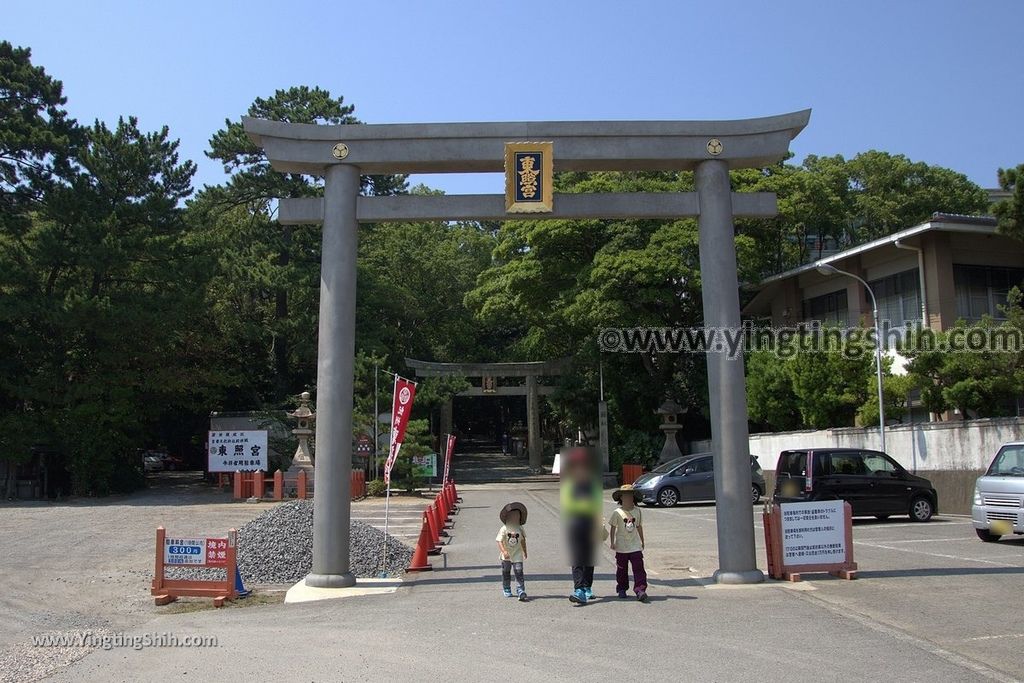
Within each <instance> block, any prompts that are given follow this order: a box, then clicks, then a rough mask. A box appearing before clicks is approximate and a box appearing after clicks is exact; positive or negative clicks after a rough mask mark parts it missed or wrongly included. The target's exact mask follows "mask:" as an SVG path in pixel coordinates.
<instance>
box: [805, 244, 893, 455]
mask: <svg viewBox="0 0 1024 683" xmlns="http://www.w3.org/2000/svg"><path fill="white" fill-rule="evenodd" d="M817 270H818V272H819V273H821V274H822V275H845V276H847V277H852V278H853V279H854V280H856V281H858V282H859V283H861V284H862V285H864V289H866V290H867V291H868V295H869V296H870V297H871V307H872V308H873V309H874V310H873V311H872V315H873V317H874V321H875V373H876V374H877V376H878V433H879V436H880V437H881V443H882V449H881V450H882V452H883V453H884V452H885V396H884V393H883V391H882V326H881V324H880V323H879V320H878V300H877V299H876V298H875V293H874V292H873V291H871V286H870V285H868V283H867V282H866V281H865V280H864V278H862V277H859V276H857V275H854V274H853V273H848V272H846V271H845V270H839V269H838V268H836V267H835V266H831V265H828V264H826V263H823V264H821V265H819V266H818V267H817Z"/></svg>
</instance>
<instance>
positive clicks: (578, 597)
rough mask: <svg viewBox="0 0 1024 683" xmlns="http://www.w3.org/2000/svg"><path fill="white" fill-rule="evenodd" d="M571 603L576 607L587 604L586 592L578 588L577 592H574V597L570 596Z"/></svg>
mask: <svg viewBox="0 0 1024 683" xmlns="http://www.w3.org/2000/svg"><path fill="white" fill-rule="evenodd" d="M569 602H571V603H574V604H576V605H585V604H587V594H586V592H584V590H583V589H582V588H577V589H576V590H575V591H573V592H572V595H570V596H569Z"/></svg>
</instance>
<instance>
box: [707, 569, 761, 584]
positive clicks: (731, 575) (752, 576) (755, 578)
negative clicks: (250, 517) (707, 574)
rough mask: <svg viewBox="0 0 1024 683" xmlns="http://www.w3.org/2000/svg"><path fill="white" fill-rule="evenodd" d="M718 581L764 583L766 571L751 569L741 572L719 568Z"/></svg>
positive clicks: (716, 578) (716, 574)
mask: <svg viewBox="0 0 1024 683" xmlns="http://www.w3.org/2000/svg"><path fill="white" fill-rule="evenodd" d="M714 579H715V582H716V583H726V584H739V583H763V582H764V572H762V571H761V570H760V569H751V570H748V571H741V572H727V571H723V570H721V569H719V570H718V571H717V572H715V575H714Z"/></svg>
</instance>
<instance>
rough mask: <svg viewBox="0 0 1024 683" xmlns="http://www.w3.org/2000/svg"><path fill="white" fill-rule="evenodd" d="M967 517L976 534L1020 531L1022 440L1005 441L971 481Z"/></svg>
mask: <svg viewBox="0 0 1024 683" xmlns="http://www.w3.org/2000/svg"><path fill="white" fill-rule="evenodd" d="M971 519H972V521H973V522H974V530H975V531H976V532H977V533H978V538H980V539H981V540H983V541H986V542H992V541H998V540H999V537H1000V536H1007V535H1009V534H1024V442H1021V441H1015V442H1013V443H1006V444H1003V446H1002V447H1001V448H1000V449H999V452H998V453H996V457H995V458H993V459H992V464H991V465H989V467H988V471H987V472H985V474H984V475H983V476H980V477H978V483H977V484H975V485H974V505H973V506H972V507H971Z"/></svg>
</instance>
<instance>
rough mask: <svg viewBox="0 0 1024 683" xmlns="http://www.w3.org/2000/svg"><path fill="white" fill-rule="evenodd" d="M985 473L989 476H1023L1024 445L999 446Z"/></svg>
mask: <svg viewBox="0 0 1024 683" xmlns="http://www.w3.org/2000/svg"><path fill="white" fill-rule="evenodd" d="M986 474H987V475H988V476H990V477H1024V445H1022V446H1003V447H1002V448H1000V449H999V453H997V454H996V457H995V459H994V460H993V461H992V464H991V465H990V466H989V468H988V472H986Z"/></svg>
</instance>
